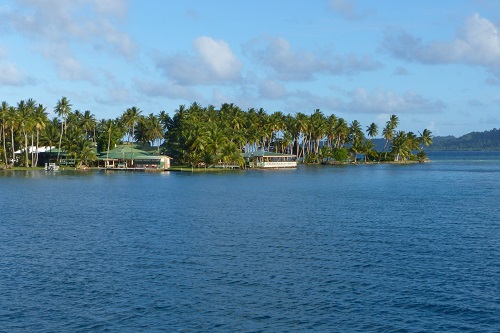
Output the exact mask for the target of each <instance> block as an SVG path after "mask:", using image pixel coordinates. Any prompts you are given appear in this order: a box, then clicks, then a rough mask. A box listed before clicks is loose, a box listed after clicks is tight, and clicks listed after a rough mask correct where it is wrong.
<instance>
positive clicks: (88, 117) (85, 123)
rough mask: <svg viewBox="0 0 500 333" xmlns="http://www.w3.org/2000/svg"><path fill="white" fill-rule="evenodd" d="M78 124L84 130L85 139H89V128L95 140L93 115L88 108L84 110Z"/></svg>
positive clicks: (95, 122)
mask: <svg viewBox="0 0 500 333" xmlns="http://www.w3.org/2000/svg"><path fill="white" fill-rule="evenodd" d="M80 124H81V126H82V127H83V129H84V130H85V138H86V139H87V140H89V139H90V132H91V130H92V131H93V141H94V142H95V128H96V126H97V121H96V118H95V115H93V114H92V113H91V112H90V110H86V111H85V112H84V113H83V115H82V117H81V119H80Z"/></svg>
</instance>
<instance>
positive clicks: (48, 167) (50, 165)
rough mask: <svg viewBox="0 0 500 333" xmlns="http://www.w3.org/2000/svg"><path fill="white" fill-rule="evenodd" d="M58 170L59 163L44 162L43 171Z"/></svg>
mask: <svg viewBox="0 0 500 333" xmlns="http://www.w3.org/2000/svg"><path fill="white" fill-rule="evenodd" d="M57 170H59V165H57V164H55V163H45V171H57Z"/></svg>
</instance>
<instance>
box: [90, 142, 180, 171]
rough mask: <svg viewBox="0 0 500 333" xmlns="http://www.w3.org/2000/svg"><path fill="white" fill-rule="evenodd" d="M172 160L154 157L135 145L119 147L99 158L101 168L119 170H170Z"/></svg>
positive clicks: (102, 154) (166, 157)
mask: <svg viewBox="0 0 500 333" xmlns="http://www.w3.org/2000/svg"><path fill="white" fill-rule="evenodd" d="M171 159H172V158H171V157H168V156H164V155H154V154H153V153H151V152H147V151H145V150H141V149H138V148H136V147H135V146H133V145H118V146H116V147H115V148H114V149H112V150H110V151H109V152H102V153H101V154H100V156H99V157H98V163H99V166H100V167H103V168H105V169H117V170H120V169H122V170H168V169H170V160H171Z"/></svg>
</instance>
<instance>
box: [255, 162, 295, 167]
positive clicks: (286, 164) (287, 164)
mask: <svg viewBox="0 0 500 333" xmlns="http://www.w3.org/2000/svg"><path fill="white" fill-rule="evenodd" d="M255 166H256V167H258V168H296V167H297V162H296V161H287V162H256V163H255Z"/></svg>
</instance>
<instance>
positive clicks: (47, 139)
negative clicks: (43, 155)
mask: <svg viewBox="0 0 500 333" xmlns="http://www.w3.org/2000/svg"><path fill="white" fill-rule="evenodd" d="M59 127H61V124H60V121H59V119H57V118H53V119H52V121H48V122H47V125H46V126H45V129H44V130H43V132H42V137H41V142H43V144H44V145H47V146H49V162H50V158H51V157H52V147H53V146H55V145H56V143H57V141H58V140H59Z"/></svg>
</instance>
